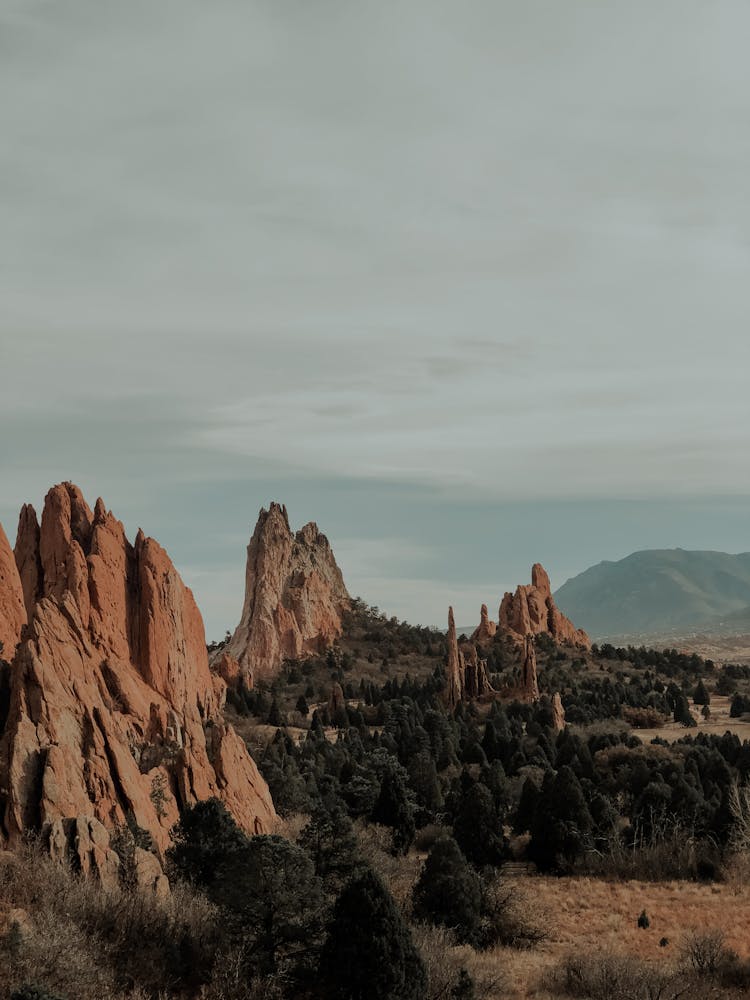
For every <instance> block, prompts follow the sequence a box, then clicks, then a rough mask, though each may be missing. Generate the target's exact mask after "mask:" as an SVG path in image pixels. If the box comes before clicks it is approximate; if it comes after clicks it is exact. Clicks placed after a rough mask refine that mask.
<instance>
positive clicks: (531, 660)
mask: <svg viewBox="0 0 750 1000" xmlns="http://www.w3.org/2000/svg"><path fill="white" fill-rule="evenodd" d="M521 697H522V698H523V700H524V701H530V702H533V701H539V681H538V679H537V673H536V649H535V648H534V637H533V636H532V635H531V634H529V635H527V636H526V638H525V639H524V650H523V662H522V664H521Z"/></svg>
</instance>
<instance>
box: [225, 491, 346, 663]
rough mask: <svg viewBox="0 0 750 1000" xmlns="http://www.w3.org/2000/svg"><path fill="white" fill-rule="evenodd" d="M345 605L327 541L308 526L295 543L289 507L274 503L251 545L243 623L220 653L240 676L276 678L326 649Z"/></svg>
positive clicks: (337, 633)
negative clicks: (284, 667)
mask: <svg viewBox="0 0 750 1000" xmlns="http://www.w3.org/2000/svg"><path fill="white" fill-rule="evenodd" d="M350 603H351V599H350V597H349V594H348V593H347V590H346V587H345V586H344V580H343V577H342V576H341V570H340V569H339V568H338V566H337V565H336V560H335V558H334V556H333V552H332V550H331V546H330V545H329V543H328V539H327V538H326V537H325V535H323V534H321V533H320V532H319V531H318V528H317V525H315V524H313V523H312V522H311V523H310V524H306V525H305V527H304V528H302V530H301V531H298V532H297V534H296V535H293V534H292V532H291V530H290V528H289V518H288V517H287V512H286V507H281V506H279V504H276V503H272V504H271V506H270V508H269V510H265V509H264V510H261V512H260V515H259V517H258V523H257V525H256V527H255V531H254V532H253V537H252V538H251V539H250V544H249V545H248V548H247V570H246V575H245V602H244V606H243V609H242V617H241V619H240V624H239V625H238V626H237V628H236V630H235V632H234V635H233V636H232V638H231V639H230V641H229V643H228V644H227V645H226V646H225V647H224V649H223V650H222V653H226V654H228V655H230V656H232V657H234V659H236V660H237V662H238V663H239V665H240V668H241V670H242V671H243V673H244V672H247V673H249V674H250V675H252V676H253V677H254V678H256V679H257V678H266V679H267V678H270V677H273V676H274V675H275V674H276V673H277V672H278V669H279V667H280V666H281V664H282V662H283V661H284V660H285V659H297V658H299V657H301V656H306V655H310V654H315V653H320V652H323V651H324V650H325V649H327V648H328V647H329V646H331V644H332V643H333V642H334V640H335V639H337V638H338V637H339V636H340V635H341V618H342V615H343V613H344V612H345V611H346V609H347V608H348V607H349V605H350ZM218 658H219V657H218V654H216V655H215V657H214V659H215V660H218Z"/></svg>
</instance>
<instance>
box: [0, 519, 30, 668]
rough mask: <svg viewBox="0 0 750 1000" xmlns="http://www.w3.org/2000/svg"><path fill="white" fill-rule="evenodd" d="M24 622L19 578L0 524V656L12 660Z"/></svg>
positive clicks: (11, 552) (21, 589)
mask: <svg viewBox="0 0 750 1000" xmlns="http://www.w3.org/2000/svg"><path fill="white" fill-rule="evenodd" d="M25 624H26V608H25V606H24V600H23V588H22V587H21V578H20V577H19V575H18V570H17V569H16V561H15V558H14V556H13V551H12V550H11V547H10V543H9V542H8V538H7V536H6V534H5V532H4V531H3V527H2V525H1V524H0V643H2V647H1V648H0V657H2V658H3V659H5V660H12V659H13V654H14V653H15V650H16V646H17V645H18V643H19V642H20V640H21V629H22V628H23V626H24V625H25Z"/></svg>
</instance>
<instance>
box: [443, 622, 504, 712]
mask: <svg viewBox="0 0 750 1000" xmlns="http://www.w3.org/2000/svg"><path fill="white" fill-rule="evenodd" d="M446 639H447V642H448V663H447V666H446V683H445V690H444V699H445V702H446V704H447V705H448V708H450V709H454V708H455V707H456V706H457V705H458V703H459V702H460V701H464V700H466V699H470V698H480V697H482V695H486V694H490V693H491V692H492V690H493V689H492V685H491V684H490V681H489V677H488V675H487V661H486V660H483V659H481V658H480V657H479V654H478V653H477V647H476V646H475V645H474V643H473V642H462V643H461V645H460V646H459V644H458V637H457V635H456V621H455V618H454V615H453V608H448V634H447V636H446Z"/></svg>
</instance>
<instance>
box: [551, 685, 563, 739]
mask: <svg viewBox="0 0 750 1000" xmlns="http://www.w3.org/2000/svg"><path fill="white" fill-rule="evenodd" d="M552 728H553V729H554V730H555V732H556V733H559V732H562V730H563V729H565V709H564V708H563V703H562V698H561V697H560V692H559V691H555V693H554V694H553V695H552Z"/></svg>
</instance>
